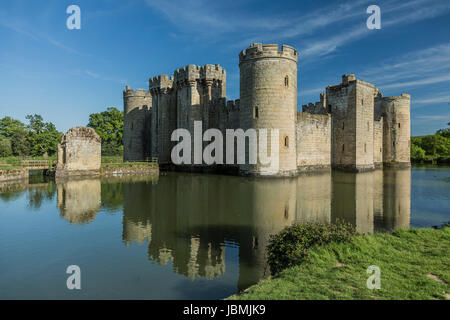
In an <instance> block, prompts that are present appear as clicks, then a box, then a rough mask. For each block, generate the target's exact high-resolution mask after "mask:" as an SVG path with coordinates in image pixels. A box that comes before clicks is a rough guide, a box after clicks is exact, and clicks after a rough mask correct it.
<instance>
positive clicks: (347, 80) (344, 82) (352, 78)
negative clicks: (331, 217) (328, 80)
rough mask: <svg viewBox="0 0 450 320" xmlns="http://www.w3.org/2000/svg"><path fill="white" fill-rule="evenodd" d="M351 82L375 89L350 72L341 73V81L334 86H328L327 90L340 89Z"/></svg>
mask: <svg viewBox="0 0 450 320" xmlns="http://www.w3.org/2000/svg"><path fill="white" fill-rule="evenodd" d="M351 84H356V85H361V86H365V87H369V88H373V89H374V90H375V89H376V87H375V86H374V85H373V84H371V83H369V82H366V81H363V80H360V79H357V78H356V76H355V74H354V73H351V74H348V75H347V74H343V75H342V82H341V83H340V84H337V85H334V86H328V87H327V90H330V91H340V90H341V89H342V88H345V87H348V86H349V85H351Z"/></svg>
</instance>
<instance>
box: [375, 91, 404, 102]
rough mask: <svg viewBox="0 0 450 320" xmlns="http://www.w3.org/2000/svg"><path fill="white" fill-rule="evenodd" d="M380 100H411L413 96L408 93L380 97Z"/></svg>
mask: <svg viewBox="0 0 450 320" xmlns="http://www.w3.org/2000/svg"><path fill="white" fill-rule="evenodd" d="M380 99H382V100H384V101H395V100H411V95H410V94H407V93H402V94H401V95H399V96H390V97H380Z"/></svg>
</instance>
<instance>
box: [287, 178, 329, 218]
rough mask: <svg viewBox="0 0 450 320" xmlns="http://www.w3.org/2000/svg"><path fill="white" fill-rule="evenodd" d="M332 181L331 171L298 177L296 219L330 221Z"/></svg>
mask: <svg viewBox="0 0 450 320" xmlns="http://www.w3.org/2000/svg"><path fill="white" fill-rule="evenodd" d="M331 181H332V180H331V171H327V172H322V173H317V174H302V175H300V176H299V177H298V179H297V214H296V221H298V222H299V223H302V222H321V223H329V222H330V218H331V187H332V185H331Z"/></svg>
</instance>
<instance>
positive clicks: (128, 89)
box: [123, 86, 150, 98]
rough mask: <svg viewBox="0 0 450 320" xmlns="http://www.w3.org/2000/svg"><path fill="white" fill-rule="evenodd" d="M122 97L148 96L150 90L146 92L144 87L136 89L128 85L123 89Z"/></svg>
mask: <svg viewBox="0 0 450 320" xmlns="http://www.w3.org/2000/svg"><path fill="white" fill-rule="evenodd" d="M123 96H124V98H127V97H148V96H150V92H146V91H145V89H136V91H135V90H133V89H132V88H131V87H130V86H126V87H125V90H123Z"/></svg>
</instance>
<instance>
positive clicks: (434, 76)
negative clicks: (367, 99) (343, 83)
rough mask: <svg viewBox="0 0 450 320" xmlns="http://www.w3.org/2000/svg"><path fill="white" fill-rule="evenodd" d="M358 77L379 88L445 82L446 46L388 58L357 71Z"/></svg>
mask: <svg viewBox="0 0 450 320" xmlns="http://www.w3.org/2000/svg"><path fill="white" fill-rule="evenodd" d="M360 75H361V77H362V78H367V79H370V80H371V81H373V82H375V84H378V85H380V87H381V88H382V89H392V88H411V87H418V86H425V85H430V84H436V83H443V82H448V81H450V43H443V44H438V45H435V46H433V47H430V48H425V49H421V50H417V51H413V52H409V53H406V54H403V55H400V56H398V57H395V58H391V59H388V60H387V61H384V62H382V63H380V64H378V65H375V66H373V67H370V68H369V69H367V70H365V71H363V72H361V74H360ZM416 103H417V101H416ZM422 103H423V102H422Z"/></svg>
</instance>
